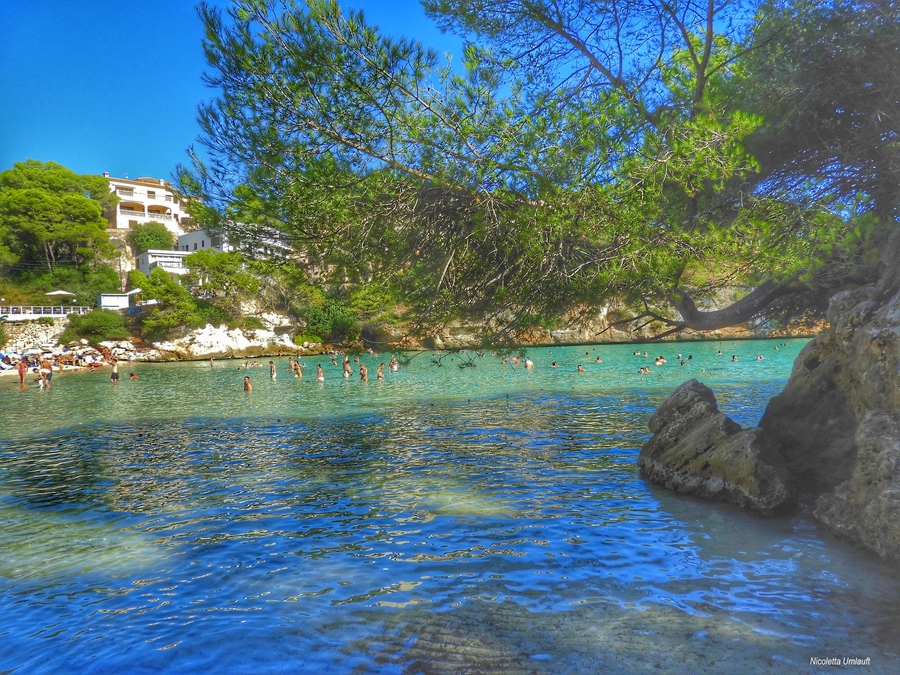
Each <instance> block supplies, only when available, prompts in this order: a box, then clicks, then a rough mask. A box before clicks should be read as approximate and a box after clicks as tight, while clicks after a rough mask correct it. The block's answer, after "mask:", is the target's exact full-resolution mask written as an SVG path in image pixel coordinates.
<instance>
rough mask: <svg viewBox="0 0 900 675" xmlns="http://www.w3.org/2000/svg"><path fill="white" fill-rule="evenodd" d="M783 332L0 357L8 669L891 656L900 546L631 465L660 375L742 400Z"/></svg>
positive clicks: (712, 663)
mask: <svg viewBox="0 0 900 675" xmlns="http://www.w3.org/2000/svg"><path fill="white" fill-rule="evenodd" d="M776 345H778V346H779V347H780V348H779V350H778V351H775V350H774V347H775V346H776ZM801 346H802V343H801V342H800V341H793V342H792V344H790V345H788V346H784V345H782V344H781V343H780V342H739V343H737V344H734V345H732V343H730V342H729V343H715V342H712V343H689V344H688V343H682V344H666V345H652V346H648V347H646V349H648V350H651V355H656V354H657V353H662V354H665V355H666V357H667V358H668V359H669V363H668V364H666V365H664V366H661V367H658V368H654V369H653V373H652V374H651V375H649V376H639V375H637V374H636V371H637V369H638V367H639V366H640V365H645V364H646V363H647V362H648V361H651V360H652V359H644V358H643V357H635V356H633V354H632V351H633V349H634V347H633V346H628V345H620V346H595V347H580V348H579V347H566V348H559V347H557V348H554V349H552V350H549V349H532V350H529V354H530V356H531V357H532V358H533V359H534V361H535V363H536V364H537V365H536V368H535V370H534V371H533V372H527V371H525V370H524V369H523V368H522V367H521V366H515V365H513V364H507V365H501V364H500V363H499V359H496V358H492V357H491V356H486V357H485V358H479V357H474V358H472V357H471V355H469V356H459V355H454V356H450V355H447V356H444V357H443V358H441V357H438V356H436V355H435V356H433V355H431V354H427V353H426V354H421V355H418V356H416V357H415V358H413V359H412V360H411V361H410V362H409V363H408V364H407V365H405V366H404V368H403V369H401V371H400V372H399V373H396V374H393V373H388V374H387V377H386V379H385V380H384V381H382V382H378V381H374V370H375V366H376V365H377V363H378V362H380V361H382V360H383V361H387V358H379V359H377V360H376V361H375V362H373V360H372V359H371V358H369V357H367V356H364V357H363V360H364V361H365V362H366V364H367V365H368V366H369V369H370V376H371V377H372V378H373V381H370V382H368V383H361V382H359V381H358V379H357V378H353V379H352V380H349V381H348V380H345V379H344V378H342V377H341V376H340V368H337V367H334V366H332V365H331V364H330V362H329V361H328V360H327V359H322V358H318V359H317V358H305V359H304V362H305V363H306V365H307V371H306V375H305V377H304V378H303V379H302V380H296V379H294V378H290V377H288V373H287V367H286V366H287V360H286V359H279V360H276V363H277V365H278V378H277V379H276V380H275V381H274V382H273V381H271V380H270V378H269V376H268V369H267V368H258V369H251V370H249V371H246V372H248V373H249V374H250V376H251V378H252V379H253V382H254V392H253V393H252V394H250V395H247V394H245V393H244V392H243V391H241V380H242V378H243V376H244V374H245V371H241V372H238V370H237V365H238V362H235V361H219V362H217V363H216V368H214V369H210V368H209V364H208V363H205V362H204V363H182V364H159V365H149V364H138V365H136V366H134V370H135V371H136V373H137V374H138V375H139V379H138V380H136V381H129V380H128V379H127V372H128V369H125V373H124V374H125V375H126V379H123V381H121V382H120V383H119V384H118V385H111V384H110V383H109V380H108V373H103V372H98V373H93V374H71V375H70V374H66V375H63V376H62V377H57V378H55V379H54V382H53V387H52V389H51V390H49V391H42V390H38V389H37V388H36V387H35V386H33V385H30V386H29V387H28V388H27V389H26V390H25V391H19V389H18V385H17V383H16V382H14V381H13V378H4V379H0V404H2V406H3V409H4V410H5V411H7V412H6V415H5V420H6V421H5V422H4V424H3V426H2V429H0V522H2V523H3V524H4V527H2V528H0V551H2V554H0V672H18V673H60V672H69V673H120V672H130V673H157V672H164V673H197V672H211V673H217V672H220V673H279V672H291V673H293V672H322V671H325V670H331V671H332V672H335V673H418V672H422V673H447V672H472V673H496V672H513V673H559V672H568V673H593V672H622V673H631V672H660V671H663V672H666V671H683V672H733V671H735V670H738V669H743V670H745V671H746V672H758V671H762V670H771V671H775V672H777V671H783V672H795V671H797V670H798V669H802V670H804V671H809V672H816V671H817V670H832V669H831V668H824V667H823V668H815V667H810V665H809V663H810V658H811V657H838V658H843V657H845V656H846V657H860V658H866V657H869V658H870V659H871V662H870V665H869V667H867V668H865V669H864V670H865V672H896V670H897V667H898V664H900V658H898V644H900V631H898V628H897V627H896V625H895V619H896V616H897V613H898V610H900V591H898V589H900V585H898V581H900V574H898V572H897V570H895V569H893V568H892V567H891V566H888V565H886V564H884V563H882V562H880V561H879V560H877V559H875V558H874V557H872V556H870V555H868V554H866V553H864V552H861V551H859V550H858V549H855V548H853V547H850V546H848V545H846V544H844V543H842V542H839V541H836V540H834V539H833V538H831V537H830V536H828V535H827V534H825V533H823V532H821V531H819V529H818V528H817V527H816V526H815V524H814V523H813V522H812V521H811V520H810V519H809V518H808V516H807V515H806V514H805V513H804V512H802V511H801V512H800V513H798V514H795V515H793V516H790V517H784V518H776V519H762V518H758V517H756V516H753V515H751V514H748V513H744V512H742V511H739V510H737V509H733V508H730V507H727V506H722V505H713V504H708V503H705V502H700V501H697V500H694V499H689V498H683V497H678V496H675V495H673V494H672V493H670V492H668V491H665V490H661V489H658V488H655V487H652V486H649V485H648V484H646V483H645V482H644V481H643V480H642V479H641V478H640V477H639V475H638V472H637V465H636V463H637V455H638V451H639V448H640V446H641V444H642V443H643V442H644V441H645V440H646V439H647V437H648V436H649V432H648V431H647V428H646V421H647V419H648V417H649V415H650V413H651V412H652V411H653V410H654V409H655V407H656V406H657V405H658V404H659V403H660V402H661V401H662V400H663V399H664V398H665V396H666V395H667V394H668V393H670V392H671V390H672V389H673V388H674V387H675V386H677V385H678V384H680V383H681V382H682V381H684V380H685V379H688V378H689V377H697V378H698V379H701V380H702V381H704V382H706V383H707V384H709V385H710V386H711V387H712V388H713V389H714V390H715V392H716V395H717V397H718V399H719V402H720V406H721V407H722V409H723V410H725V411H726V412H727V413H729V414H730V415H732V416H733V417H734V418H735V419H736V420H738V421H739V422H741V423H742V424H745V425H752V424H755V423H756V422H757V421H758V419H759V416H760V415H761V413H762V410H763V407H764V405H765V402H766V401H767V400H768V398H769V397H770V396H772V395H774V394H775V393H777V392H778V391H779V390H780V388H781V387H783V385H784V382H785V381H786V379H787V376H788V374H789V371H790V367H791V363H792V361H793V358H794V356H795V355H796V354H797V352H798V351H799V349H800V347H801ZM644 348H645V347H642V350H643V349H644ZM720 349H721V350H722V351H723V352H724V353H723V354H722V355H718V354H717V351H718V350H720ZM585 352H588V356H587V357H585ZM678 352H682V353H683V358H684V359H685V360H687V356H688V354H692V355H693V357H694V358H693V359H691V360H690V361H688V362H687V363H688V365H686V366H680V365H678V361H677V360H676V358H675V356H676V354H677V353H678ZM732 354H738V355H739V360H738V362H737V363H733V362H732V361H731V355H732ZM756 354H763V355H764V356H765V359H764V360H762V361H757V360H756V359H755V358H754V357H755V356H756ZM597 355H599V356H601V357H602V359H603V362H602V363H595V362H594V359H595V358H596V356H597ZM470 358H471V360H469V359H470ZM451 359H453V360H452V361H451ZM554 360H556V361H558V362H559V364H560V368H557V369H554V368H550V367H549V366H550V363H551V362H552V361H554ZM261 361H263V363H265V361H266V360H262V359H261ZM317 362H319V363H322V364H323V367H324V368H325V372H326V380H325V382H324V383H317V382H315V381H314V379H315V378H314V377H313V374H314V372H315V363H317ZM578 363H581V364H582V365H584V367H585V368H586V370H587V371H588V372H586V373H583V374H579V373H576V372H575V366H576V365H577V364H578ZM461 364H462V365H464V367H459V366H460V365H461ZM465 364H474V367H472V366H471V365H465ZM355 368H356V365H355V364H354V369H355Z"/></svg>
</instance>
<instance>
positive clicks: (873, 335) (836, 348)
mask: <svg viewBox="0 0 900 675" xmlns="http://www.w3.org/2000/svg"><path fill="white" fill-rule="evenodd" d="M894 241H895V242H896V241H900V235H898V236H895V237H894ZM897 248H900V247H897ZM888 250H889V251H890V250H891V249H890V247H889V248H888ZM898 268H900V257H898V258H897V259H895V260H894V267H893V268H892V269H890V268H889V269H888V270H886V274H885V276H883V277H882V281H881V283H879V284H871V285H868V286H864V287H862V288H858V289H855V290H852V291H846V292H843V293H839V294H837V295H835V296H834V298H832V300H831V304H830V305H829V310H828V319H829V323H830V328H829V330H827V331H826V332H825V333H823V334H822V335H820V336H819V337H817V338H816V339H815V340H813V341H812V342H811V343H810V344H809V345H807V347H806V348H805V349H804V350H803V351H802V352H801V353H800V355H799V356H798V358H797V361H796V363H795V364H794V370H793V372H792V374H791V378H790V381H789V382H788V384H787V387H785V390H784V391H783V392H782V393H781V394H779V395H778V396H776V397H775V398H773V399H772V401H771V402H770V403H769V405H768V407H767V408H766V412H765V414H764V415H763V417H762V419H761V420H760V427H762V428H763V429H765V430H766V431H767V432H768V433H769V434H770V436H772V438H773V439H774V440H775V441H776V442H777V443H778V444H779V446H780V447H781V452H782V454H783V455H784V458H785V460H786V462H787V464H788V467H789V469H790V471H791V473H792V474H794V475H795V476H796V478H797V481H796V482H797V485H798V488H799V490H800V492H801V494H803V495H805V496H806V497H807V498H808V499H811V500H815V516H816V517H817V518H818V519H819V520H820V521H821V522H822V523H824V524H825V525H826V526H828V527H829V528H830V529H831V530H832V531H834V532H835V533H837V534H839V535H841V536H844V537H847V538H850V539H852V540H854V541H857V542H859V543H861V544H863V545H865V546H866V547H868V548H870V549H872V550H873V551H875V552H876V553H878V554H879V555H881V556H882V557H885V558H891V559H896V560H900V429H898V425H900V290H898V289H897V288H896V287H895V285H894V283H892V282H890V281H889V280H890V279H892V278H894V277H896V276H897V275H896V270H897V269H898ZM886 279H887V280H888V281H887V282H886V281H885V280H886Z"/></svg>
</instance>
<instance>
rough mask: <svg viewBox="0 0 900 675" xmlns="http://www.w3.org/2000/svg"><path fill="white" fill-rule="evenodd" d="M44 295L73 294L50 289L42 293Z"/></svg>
mask: <svg viewBox="0 0 900 675" xmlns="http://www.w3.org/2000/svg"><path fill="white" fill-rule="evenodd" d="M44 295H75V294H74V293H69V291H50V292H49V293H44Z"/></svg>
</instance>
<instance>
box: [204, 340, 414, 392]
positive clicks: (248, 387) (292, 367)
mask: <svg viewBox="0 0 900 675" xmlns="http://www.w3.org/2000/svg"><path fill="white" fill-rule="evenodd" d="M369 355H370V356H371V357H372V358H375V357H376V356H377V354H376V353H375V352H374V351H373V350H369ZM327 356H328V357H329V358H330V360H331V364H332V365H334V366H337V365H338V361H337V359H338V356H339V354H338V353H337V352H330V353H328V354H327ZM343 357H344V358H343V365H342V372H343V376H344V378H346V379H350V378H351V377H353V376H354V375H355V374H356V373H355V372H354V370H353V365H351V362H350V356H349V355H347V354H344V355H343ZM353 361H354V363H356V364H358V372H359V379H360V381H361V382H368V381H369V369H368V367H366V364H365V363H362V362H361V361H360V358H359V355H356V356H355V357H354V358H353ZM260 365H261V364H259V363H250V362H249V361H247V362H244V365H243V367H241V366H238V370H239V371H240V370H242V369H243V370H246V369H248V368H256V367H259V366H260ZM210 367H214V365H213V360H212V359H210ZM386 367H387V368H389V369H390V371H391V372H392V373H396V372H397V371H398V370H400V362H399V361H397V358H396V357H395V356H391V358H390V362H389V364H385V363H384V362H382V363H380V364H379V365H378V367H377V368H376V369H375V377H376V378H377V379H379V380H383V379H384V369H385V368H386ZM305 370H306V366H305V365H303V364H302V363H300V357H299V356H298V357H297V358H296V359H295V358H294V357H293V356H289V357H288V372H289V373H290V374H292V375H293V376H294V377H295V378H298V379H299V378H302V377H303V372H304V371H305ZM277 378H278V370H277V368H276V366H275V362H274V361H269V379H271V380H272V381H273V382H274V381H275V380H276V379H277ZM316 381H317V382H324V381H325V370H324V369H323V368H322V364H321V363H318V364H316ZM244 391H248V392H252V391H253V384H252V382H251V381H250V376H249V375H245V376H244Z"/></svg>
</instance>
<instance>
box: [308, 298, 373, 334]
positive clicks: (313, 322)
mask: <svg viewBox="0 0 900 675" xmlns="http://www.w3.org/2000/svg"><path fill="white" fill-rule="evenodd" d="M304 315H305V316H304V319H305V321H306V332H307V333H309V334H311V335H321V336H323V337H324V338H325V339H327V340H332V341H334V342H349V341H353V340H358V339H359V332H360V328H359V322H358V321H357V320H356V317H355V316H353V314H351V313H350V310H349V309H348V308H347V305H345V304H344V303H343V302H340V301H339V300H330V301H328V302H327V303H326V304H325V306H324V307H307V308H306V310H305V311H304Z"/></svg>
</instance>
